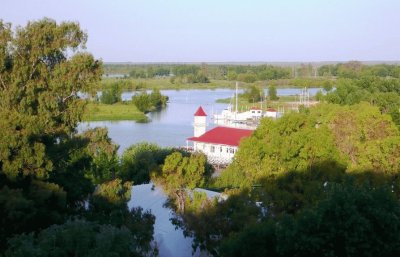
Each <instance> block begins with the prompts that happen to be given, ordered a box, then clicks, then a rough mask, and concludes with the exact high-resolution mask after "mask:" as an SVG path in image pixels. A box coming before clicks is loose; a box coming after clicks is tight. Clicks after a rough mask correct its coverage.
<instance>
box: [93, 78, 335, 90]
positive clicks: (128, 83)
mask: <svg viewBox="0 0 400 257" xmlns="http://www.w3.org/2000/svg"><path fill="white" fill-rule="evenodd" d="M172 81H173V80H171V78H169V77H162V78H148V79H134V78H114V77H109V78H107V77H106V78H103V79H102V82H101V83H100V84H99V85H98V90H104V89H107V88H109V87H111V85H113V84H115V83H117V84H118V85H119V87H120V89H121V90H123V91H126V90H142V89H155V88H157V89H160V90H166V89H175V90H180V89H182V90H184V89H218V88H235V85H236V81H231V80H210V82H209V83H182V82H178V81H175V82H172ZM326 81H334V80H332V79H330V78H323V79H321V78H315V79H314V78H308V79H299V78H296V79H278V80H265V81H256V82H254V83H246V82H240V87H241V88H247V87H249V86H251V85H257V86H260V87H265V88H267V87H268V86H269V85H274V86H275V87H277V88H303V87H308V88H321V87H322V86H323V85H324V83H326Z"/></svg>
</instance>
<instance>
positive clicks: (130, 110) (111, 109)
mask: <svg viewBox="0 0 400 257" xmlns="http://www.w3.org/2000/svg"><path fill="white" fill-rule="evenodd" d="M104 120H114V121H115V120H135V121H137V122H147V120H148V118H147V116H146V115H145V114H144V113H143V112H141V111H139V110H138V109H137V108H136V106H135V105H133V104H132V103H116V104H101V103H93V102H90V103H88V104H87V106H86V110H85V113H84V115H83V121H104Z"/></svg>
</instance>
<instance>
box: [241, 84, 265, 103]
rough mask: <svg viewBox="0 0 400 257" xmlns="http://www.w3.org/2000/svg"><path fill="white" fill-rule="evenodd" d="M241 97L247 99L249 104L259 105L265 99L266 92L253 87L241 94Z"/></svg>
mask: <svg viewBox="0 0 400 257" xmlns="http://www.w3.org/2000/svg"><path fill="white" fill-rule="evenodd" d="M241 97H244V98H245V99H247V101H248V102H249V103H257V102H259V101H261V100H262V99H264V92H263V91H262V89H260V88H259V87H257V86H255V85H252V86H250V87H249V88H247V89H246V90H245V91H244V92H243V94H241Z"/></svg>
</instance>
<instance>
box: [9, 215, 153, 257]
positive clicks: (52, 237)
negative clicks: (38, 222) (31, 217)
mask: <svg viewBox="0 0 400 257" xmlns="http://www.w3.org/2000/svg"><path fill="white" fill-rule="evenodd" d="M9 245H10V247H9V249H8V250H7V251H6V253H5V254H6V256H10V257H13V256H15V257H17V256H34V257H36V256H37V257H39V256H53V255H56V256H69V255H71V254H72V255H74V256H121V257H122V256H132V257H134V256H148V254H149V252H148V251H147V249H143V248H142V247H141V246H140V244H138V242H137V239H136V238H135V236H134V235H133V234H132V233H131V232H130V231H129V230H128V229H127V228H125V227H121V228H117V227H114V226H110V225H100V224H96V223H93V222H88V221H85V220H71V221H68V222H66V223H64V224H62V225H53V226H51V227H49V228H47V229H45V230H42V231H41V232H39V233H37V234H34V233H32V234H23V235H19V236H16V237H14V238H12V239H11V240H10V241H9ZM153 254H154V255H155V253H153Z"/></svg>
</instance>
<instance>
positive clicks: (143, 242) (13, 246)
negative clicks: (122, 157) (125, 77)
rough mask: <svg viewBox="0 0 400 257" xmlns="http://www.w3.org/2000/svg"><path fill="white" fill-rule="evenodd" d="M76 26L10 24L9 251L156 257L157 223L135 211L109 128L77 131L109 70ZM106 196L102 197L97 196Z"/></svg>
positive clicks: (1, 194)
mask: <svg viewBox="0 0 400 257" xmlns="http://www.w3.org/2000/svg"><path fill="white" fill-rule="evenodd" d="M86 38H87V35H86V34H85V33H83V32H82V31H81V30H80V28H79V25H78V24H76V23H70V22H63V23H61V24H57V23H56V22H55V21H53V20H50V19H43V20H39V21H35V22H29V23H28V24H27V26H26V27H18V28H17V29H16V30H15V31H12V30H11V25H10V24H6V23H3V22H2V21H0V118H1V122H0V142H1V143H0V217H1V220H0V252H4V251H5V250H6V256H26V255H29V256H53V255H57V256H58V255H60V256H61V255H74V256H88V255H93V256H94V255H100V254H102V255H104V256H106V255H107V256H110V254H111V253H112V254H113V256H148V255H151V254H152V253H155V251H154V249H153V247H152V246H151V244H150V242H151V241H152V234H153V224H154V216H153V215H151V214H149V213H147V212H145V213H144V212H142V210H140V209H132V210H129V209H128V207H127V201H128V200H129V196H130V189H131V183H129V182H123V181H121V180H119V179H117V177H116V175H117V174H116V172H115V171H116V167H117V166H118V160H117V159H118V158H117V155H116V152H117V146H115V145H114V144H113V143H112V142H111V140H110V139H109V137H108V135H107V130H105V129H94V130H89V131H86V132H84V133H82V134H78V133H77V132H76V127H77V124H78V122H79V121H80V119H81V117H82V114H83V110H84V107H85V101H84V100H81V99H80V98H79V97H78V93H79V92H83V93H85V92H90V91H91V90H90V89H91V88H92V86H93V85H94V84H96V83H98V82H99V81H100V78H101V73H102V64H101V62H100V61H97V60H95V59H94V58H93V56H92V55H91V54H89V53H86V52H84V51H83V49H84V48H85V42H86ZM95 189H96V190H95Z"/></svg>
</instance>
